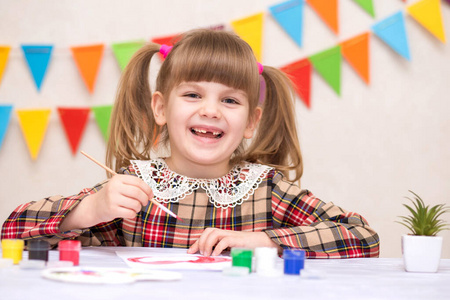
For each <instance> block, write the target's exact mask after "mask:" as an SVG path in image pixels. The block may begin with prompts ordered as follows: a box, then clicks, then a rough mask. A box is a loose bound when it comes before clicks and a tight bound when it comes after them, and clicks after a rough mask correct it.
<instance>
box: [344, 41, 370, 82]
mask: <svg viewBox="0 0 450 300" xmlns="http://www.w3.org/2000/svg"><path fill="white" fill-rule="evenodd" d="M369 37H370V33H369V32H366V33H363V34H360V35H358V36H356V37H354V38H351V39H349V40H346V41H344V42H341V43H340V44H341V49H342V55H343V56H344V58H345V59H346V60H347V61H348V63H349V64H350V66H351V67H352V68H353V70H355V71H356V73H357V74H358V75H359V77H361V78H362V79H363V80H364V82H365V83H366V84H367V85H368V84H369V83H370V62H369V58H370V55H369Z"/></svg>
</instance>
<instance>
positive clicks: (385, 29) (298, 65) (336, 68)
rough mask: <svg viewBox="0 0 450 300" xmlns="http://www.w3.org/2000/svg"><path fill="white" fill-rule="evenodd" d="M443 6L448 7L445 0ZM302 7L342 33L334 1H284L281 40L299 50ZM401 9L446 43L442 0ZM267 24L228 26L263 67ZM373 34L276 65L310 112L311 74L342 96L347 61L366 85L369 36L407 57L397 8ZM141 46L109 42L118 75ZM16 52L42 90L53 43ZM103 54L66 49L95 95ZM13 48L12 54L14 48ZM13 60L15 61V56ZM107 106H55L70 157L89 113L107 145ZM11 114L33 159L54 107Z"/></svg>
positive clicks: (363, 2)
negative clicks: (248, 47) (342, 70)
mask: <svg viewBox="0 0 450 300" xmlns="http://www.w3.org/2000/svg"><path fill="white" fill-rule="evenodd" d="M352 1H354V2H355V3H356V4H357V5H359V6H360V7H361V8H362V10H364V11H365V12H366V13H367V14H369V15H370V16H371V17H373V18H374V17H375V9H374V1H373V0H352ZM445 1H446V3H449V4H450V0H445ZM305 4H307V5H309V6H310V7H311V8H312V9H313V11H314V12H315V13H316V14H317V15H318V16H319V17H320V19H321V21H322V22H324V23H325V24H326V26H328V27H329V28H330V29H331V30H332V31H333V33H334V34H336V35H338V34H339V17H338V0H284V1H283V2H280V3H279V4H276V5H272V6H270V7H269V8H268V12H269V13H270V15H271V16H272V17H273V20H274V21H275V22H277V23H278V24H279V25H280V26H281V28H282V29H283V30H284V31H285V32H286V36H287V37H288V38H290V39H292V40H293V41H294V42H295V44H296V45H297V46H298V47H302V46H303V30H304V25H303V21H304V18H303V14H304V6H305ZM405 11H406V12H407V13H408V14H409V15H410V16H411V17H412V18H413V19H414V20H415V21H417V22H418V23H419V24H420V25H421V26H423V27H424V28H425V29H426V30H427V31H428V32H430V34H432V35H433V36H434V37H436V38H437V39H439V40H440V41H441V42H442V43H446V37H445V31H444V24H443V19H442V12H441V1H440V0H417V1H415V2H414V3H413V4H411V5H406V4H405ZM264 22H265V13H262V12H261V13H257V14H253V15H250V16H248V17H244V18H241V19H237V20H234V21H232V22H230V25H231V29H233V30H234V31H235V32H236V34H238V35H239V36H241V38H242V39H244V40H245V41H247V42H248V43H249V44H250V46H251V47H252V49H253V50H254V52H255V56H256V58H257V59H258V61H261V62H262V61H263V48H262V45H263V27H264ZM224 27H225V26H224V25H220V26H214V27H210V28H212V29H218V30H220V29H224ZM370 29H371V32H367V31H366V32H364V33H361V34H358V35H356V36H354V37H351V38H349V39H347V40H344V41H340V42H339V43H338V45H336V46H334V47H330V48H328V49H325V50H323V51H320V52H318V53H313V54H311V55H308V56H307V57H304V58H300V59H296V60H295V61H294V62H292V63H289V64H287V65H285V66H281V67H280V70H282V71H283V72H285V73H286V74H287V75H288V76H289V77H290V78H291V79H292V82H293V84H294V87H295V91H296V93H297V94H298V96H299V99H300V100H301V101H302V102H303V103H304V105H305V106H306V107H307V108H311V94H312V91H311V80H312V79H311V78H312V76H311V75H312V71H313V70H315V71H316V72H317V73H318V74H319V75H320V77H322V78H323V79H324V80H325V82H326V83H327V84H328V85H329V86H330V87H331V88H332V89H333V90H334V91H335V92H336V94H337V95H338V96H340V93H341V61H342V57H344V59H345V60H346V62H347V63H348V64H349V65H350V67H351V68H352V70H354V71H355V72H356V74H357V75H358V76H359V77H360V78H361V79H362V80H363V81H364V83H365V84H366V85H369V84H370V69H371V68H370V53H369V49H370V47H369V46H370V39H371V37H372V34H371V33H373V35H375V36H377V37H378V38H379V39H381V40H382V41H383V42H384V43H386V44H387V45H388V46H389V47H390V48H391V49H392V50H393V51H395V52H396V53H398V54H399V55H400V56H402V57H404V58H406V59H407V60H411V56H410V49H409V40H408V35H407V30H406V29H407V28H406V24H405V17H404V13H403V12H402V11H399V12H397V13H395V14H393V15H391V16H388V17H386V18H383V19H381V20H378V21H377V22H376V23H374V24H373V25H372V26H371V27H370ZM177 37H178V34H176V35H168V36H163V37H155V38H152V39H150V40H151V41H152V42H155V43H158V44H167V45H173V44H174V42H176V38H177ZM144 44H145V40H144V39H143V40H138V41H130V42H120V43H113V44H112V45H111V49H112V53H113V55H114V58H115V59H116V61H117V64H118V67H119V68H120V70H121V71H123V70H124V69H125V67H126V65H127V64H128V62H129V60H130V58H131V57H132V56H133V55H134V53H135V52H136V51H137V50H138V49H139V48H141V47H142V46H143V45H144ZM20 48H21V52H22V54H23V56H24V58H25V61H26V63H27V65H28V68H29V71H30V73H31V75H32V78H33V80H34V83H35V85H36V88H37V90H38V92H39V91H40V90H41V87H42V84H43V81H44V79H45V76H46V74H47V72H48V69H49V66H50V62H51V60H52V57H53V56H55V57H56V56H57V55H55V53H54V47H53V45H51V44H50V45H21V47H20ZM11 50H12V49H11V47H10V46H8V45H1V46H0V84H1V81H2V78H4V76H5V74H7V68H6V67H7V65H8V60H9V59H11ZM104 50H105V45H104V44H101V43H98V44H93V45H86V46H74V47H70V53H71V55H72V57H73V59H74V62H75V66H76V68H77V70H78V72H79V74H80V76H81V78H82V80H83V82H84V85H85V86H86V88H87V90H88V91H89V93H91V94H93V93H94V91H95V85H96V81H97V77H98V73H99V68H100V66H101V63H102V60H103V56H104V52H105V51H104ZM14 51H16V50H15V49H14ZM67 52H68V51H67ZM13 53H15V52H13ZM68 53H69V52H68ZM56 54H57V53H56ZM64 55H66V53H65V54H64ZM13 57H15V56H14V55H13ZM161 58H162V57H161ZM112 108H113V106H112V105H101V106H92V107H91V108H86V107H82V108H73V107H58V108H57V111H58V114H59V119H60V122H61V123H62V126H63V128H64V131H65V134H66V138H67V140H68V143H69V146H70V149H71V151H72V153H73V154H75V153H76V151H77V149H78V145H79V144H80V142H81V140H82V137H83V134H84V131H85V129H86V123H87V121H88V119H89V116H90V111H92V112H93V117H94V118H95V121H96V123H97V125H98V128H99V130H100V132H101V135H102V137H103V138H104V140H105V141H107V140H108V137H109V132H108V130H109V123H110V117H111V112H112ZM12 110H13V106H12V105H9V104H3V105H2V104H0V148H1V147H2V144H3V142H4V140H5V136H6V132H7V127H8V126H9V122H10V119H11V117H12V116H13V114H12ZM16 113H17V114H16V115H17V117H18V119H19V124H20V127H21V130H22V133H23V136H24V139H25V141H26V144H27V146H28V150H29V152H30V155H31V157H32V158H33V159H36V158H37V156H38V154H39V151H40V148H41V145H42V141H43V139H44V137H45V133H46V130H47V126H48V122H49V116H50V114H51V109H30V110H27V109H21V110H16Z"/></svg>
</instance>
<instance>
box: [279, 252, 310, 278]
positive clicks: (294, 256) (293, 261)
mask: <svg viewBox="0 0 450 300" xmlns="http://www.w3.org/2000/svg"><path fill="white" fill-rule="evenodd" d="M283 259H284V274H289V275H300V270H301V269H303V268H304V267H305V251H304V250H300V249H285V250H283Z"/></svg>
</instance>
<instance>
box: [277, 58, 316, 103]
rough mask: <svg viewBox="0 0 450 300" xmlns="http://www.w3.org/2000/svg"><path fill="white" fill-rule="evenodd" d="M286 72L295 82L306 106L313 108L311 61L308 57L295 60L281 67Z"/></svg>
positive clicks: (296, 88)
mask: <svg viewBox="0 0 450 300" xmlns="http://www.w3.org/2000/svg"><path fill="white" fill-rule="evenodd" d="M280 70H281V71H283V72H284V73H286V74H287V75H288V77H289V78H290V79H291V80H292V83H293V84H294V87H295V91H296V92H297V94H298V95H299V97H300V99H301V100H302V101H303V103H305V105H306V107H308V108H311V101H310V95H311V93H310V88H311V72H312V67H311V63H310V61H309V60H308V59H307V58H304V59H302V60H299V61H296V62H293V63H291V64H289V65H286V66H284V67H281V68H280Z"/></svg>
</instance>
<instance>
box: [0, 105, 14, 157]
mask: <svg viewBox="0 0 450 300" xmlns="http://www.w3.org/2000/svg"><path fill="white" fill-rule="evenodd" d="M11 110H12V105H0V149H1V148H2V143H3V139H4V138H5V135H6V129H8V124H9V119H10V118H11Z"/></svg>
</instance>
